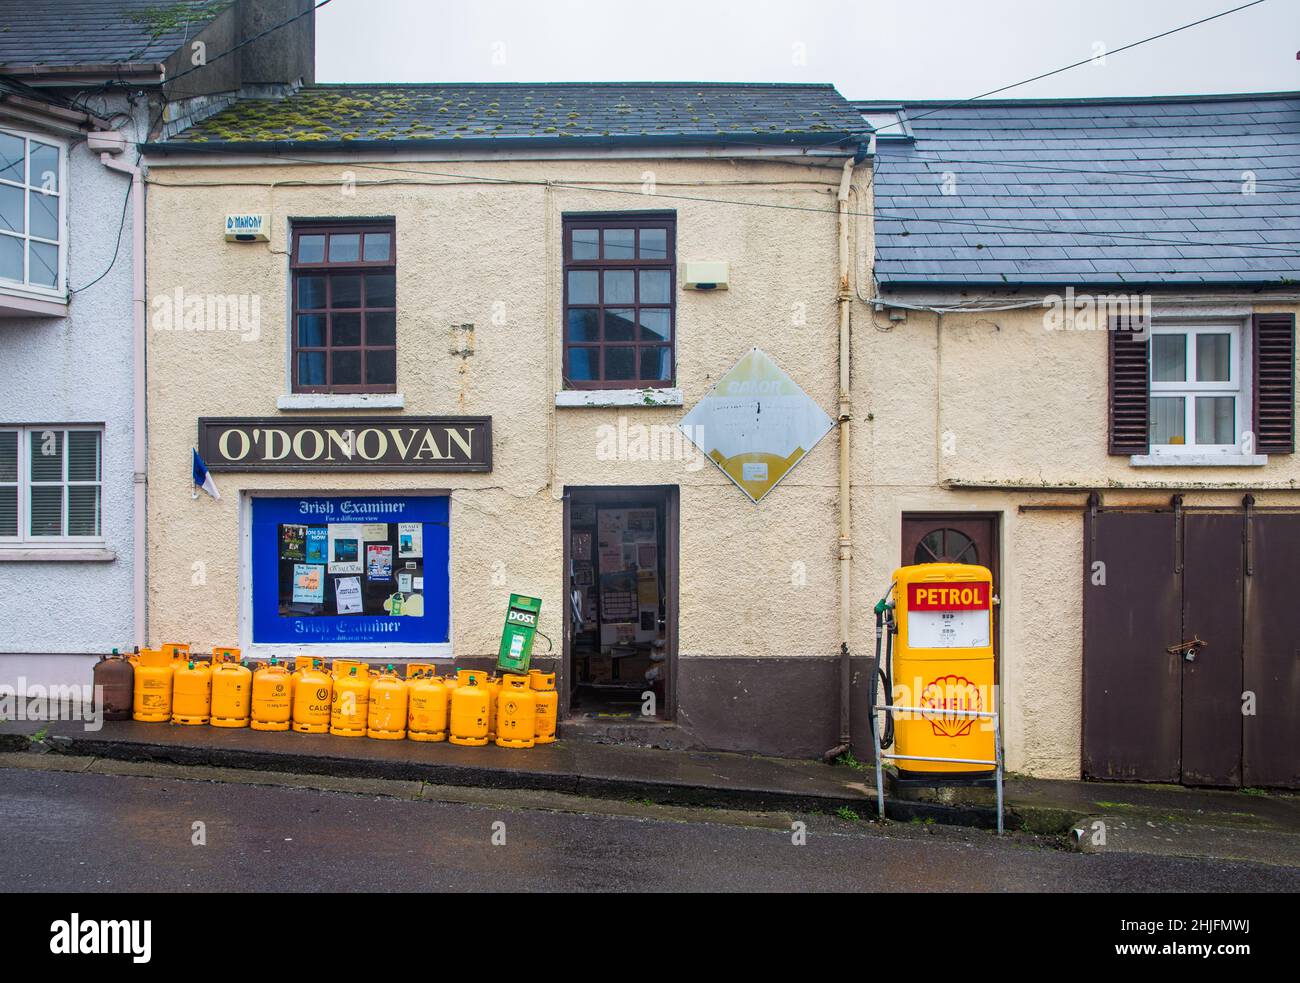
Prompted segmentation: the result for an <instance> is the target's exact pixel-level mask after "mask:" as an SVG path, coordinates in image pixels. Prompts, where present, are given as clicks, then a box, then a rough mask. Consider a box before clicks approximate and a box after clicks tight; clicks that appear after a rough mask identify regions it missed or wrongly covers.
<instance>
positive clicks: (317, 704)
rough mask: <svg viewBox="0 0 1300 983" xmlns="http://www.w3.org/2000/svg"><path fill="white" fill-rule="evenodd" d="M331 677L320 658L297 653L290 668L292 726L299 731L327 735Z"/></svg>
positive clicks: (331, 693)
mask: <svg viewBox="0 0 1300 983" xmlns="http://www.w3.org/2000/svg"><path fill="white" fill-rule="evenodd" d="M333 695H334V680H333V678H331V676H330V674H329V673H328V672H326V671H325V664H324V663H323V662H322V661H321V660H320V659H313V658H311V657H310V656H303V655H300V656H298V658H297V659H296V660H294V670H293V729H294V730H296V731H297V732H298V733H299V734H328V733H329V729H330V698H331V697H332V696H333Z"/></svg>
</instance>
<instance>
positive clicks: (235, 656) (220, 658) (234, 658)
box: [212, 645, 239, 669]
mask: <svg viewBox="0 0 1300 983" xmlns="http://www.w3.org/2000/svg"><path fill="white" fill-rule="evenodd" d="M238 661H239V649H237V648H231V647H230V646H229V645H214V646H212V667H213V668H214V669H215V668H216V666H217V663H219V662H238Z"/></svg>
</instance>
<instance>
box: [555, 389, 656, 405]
mask: <svg viewBox="0 0 1300 983" xmlns="http://www.w3.org/2000/svg"><path fill="white" fill-rule="evenodd" d="M555 405H556V406H681V405H682V391H681V390H680V389H650V388H647V389H564V390H561V391H560V392H557V393H556V394H555Z"/></svg>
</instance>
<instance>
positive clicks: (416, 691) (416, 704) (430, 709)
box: [406, 666, 450, 741]
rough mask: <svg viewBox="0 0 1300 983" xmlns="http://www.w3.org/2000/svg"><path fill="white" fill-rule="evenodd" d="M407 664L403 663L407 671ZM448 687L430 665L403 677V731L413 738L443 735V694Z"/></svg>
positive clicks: (431, 738) (432, 738) (436, 738)
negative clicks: (405, 699)
mask: <svg viewBox="0 0 1300 983" xmlns="http://www.w3.org/2000/svg"><path fill="white" fill-rule="evenodd" d="M410 671H411V670H410V667H409V666H408V667H407V672H408V673H409V672H410ZM449 692H450V691H449V690H448V689H447V687H446V686H444V685H443V683H442V680H441V679H439V678H438V677H437V676H435V675H434V674H433V669H432V668H431V667H430V668H428V669H426V670H424V671H421V672H418V673H417V674H416V675H415V676H414V677H413V678H410V679H408V680H407V708H408V710H407V712H408V715H409V716H408V718H407V721H408V723H407V732H406V736H407V737H409V738H410V739H411V740H413V741H445V740H446V739H447V695H448V693H449Z"/></svg>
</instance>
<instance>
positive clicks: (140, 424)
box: [88, 132, 149, 648]
mask: <svg viewBox="0 0 1300 983" xmlns="http://www.w3.org/2000/svg"><path fill="white" fill-rule="evenodd" d="M88 146H89V147H90V149H91V150H92V151H95V150H99V151H100V155H99V162H100V163H101V164H103V165H104V166H105V167H107V168H108V169H109V170H111V171H117V172H118V173H119V174H126V175H128V176H129V177H130V178H131V273H132V287H131V308H132V316H131V322H132V323H131V334H132V337H133V339H134V351H133V353H132V356H131V368H132V379H131V388H132V398H133V400H134V404H135V405H134V410H133V414H132V430H133V435H134V437H135V447H134V451H133V462H134V463H133V465H132V469H133V471H134V472H135V484H134V492H135V498H134V505H133V513H134V520H135V521H134V529H133V532H132V546H133V549H134V561H133V563H132V571H131V572H132V574H133V579H134V583H133V589H132V595H133V611H134V619H133V620H134V622H135V644H136V645H139V646H140V647H141V648H144V647H146V645H147V644H148V637H149V636H148V632H147V631H146V621H145V619H146V609H145V556H146V549H145V508H146V500H145V491H146V481H147V478H146V473H147V471H148V466H149V463H148V455H147V450H146V444H145V391H144V335H145V302H144V300H145V298H144V171H143V169H141V168H140V167H138V166H135V165H132V164H127V163H124V162H123V161H120V160H117V159H116V158H115V157H114V155H115V154H120V153H122V152H123V151H124V150H125V149H126V138H125V137H124V136H123V135H122V134H121V133H117V132H112V133H103V132H101V133H92V134H90V136H89V139H88Z"/></svg>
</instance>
